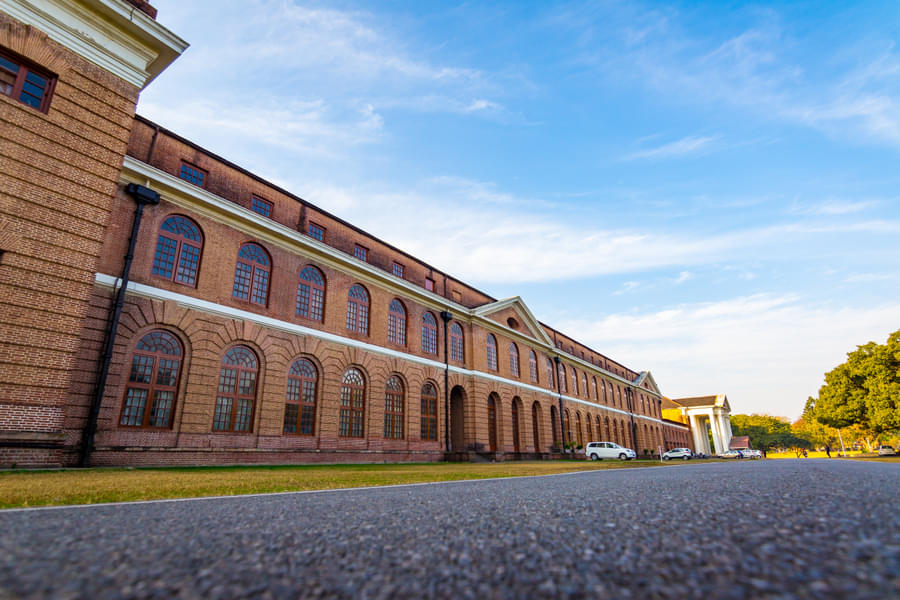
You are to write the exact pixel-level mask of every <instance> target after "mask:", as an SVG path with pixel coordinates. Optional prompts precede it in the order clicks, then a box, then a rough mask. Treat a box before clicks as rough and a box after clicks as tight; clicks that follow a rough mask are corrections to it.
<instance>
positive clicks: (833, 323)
mask: <svg viewBox="0 0 900 600" xmlns="http://www.w3.org/2000/svg"><path fill="white" fill-rule="evenodd" d="M898 324H900V304H897V303H894V304H884V305H881V306H876V307H871V308H854V307H840V306H837V307H836V306H830V305H820V306H808V305H804V304H803V303H802V302H801V300H800V298H799V297H797V296H791V295H788V296H775V295H767V294H758V295H752V296H746V297H738V298H732V299H729V300H725V301H721V302H714V303H697V304H686V305H681V306H677V307H674V308H668V309H664V310H658V311H654V312H649V313H645V314H637V313H626V314H614V315H609V316H607V317H605V318H603V319H601V320H596V321H594V320H588V319H581V320H579V319H571V320H569V321H567V322H562V323H558V324H557V325H559V326H560V327H561V329H562V330H563V331H577V332H579V337H580V339H581V340H582V341H584V342H585V343H588V344H590V345H592V346H594V347H595V348H597V349H598V350H600V351H602V352H604V353H607V354H609V355H611V356H615V357H616V358H617V360H620V361H623V362H624V363H625V364H626V365H628V366H630V367H631V368H635V369H650V370H651V371H652V372H653V376H654V378H655V379H656V381H657V382H658V383H659V385H660V386H661V387H662V391H663V393H664V394H666V395H667V396H670V397H688V396H695V395H705V394H713V393H725V394H727V395H728V399H729V401H730V402H731V405H732V409H733V411H734V412H738V413H752V412H760V413H768V414H773V415H785V416H788V417H791V418H797V417H798V416H799V415H800V413H801V412H802V410H803V405H804V402H805V401H806V398H807V397H808V396H810V395H812V396H815V395H816V394H818V389H819V387H820V386H821V384H822V382H823V376H824V374H825V372H827V371H829V370H831V369H832V368H834V367H835V366H836V365H838V364H839V363H841V362H843V361H844V360H845V358H846V353H847V352H850V351H852V350H854V349H855V348H856V345H858V344H864V343H866V342H868V341H870V340H876V341H880V342H883V341H884V340H885V339H886V338H887V336H888V334H889V333H890V332H891V331H893V330H895V329H896V328H897V327H898V326H900V325H898Z"/></svg>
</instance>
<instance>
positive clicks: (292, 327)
mask: <svg viewBox="0 0 900 600" xmlns="http://www.w3.org/2000/svg"><path fill="white" fill-rule="evenodd" d="M94 279H95V281H96V282H97V283H98V284H99V285H102V286H104V287H111V288H116V287H118V286H119V285H120V280H119V279H118V278H117V277H113V276H112V275H106V274H103V273H96V274H95V275H94ZM128 293H129V294H133V295H136V296H142V297H145V298H152V299H155V300H162V301H167V300H168V301H172V302H175V303H176V304H177V305H179V306H183V307H185V308H188V309H191V310H197V311H200V312H205V313H208V314H214V315H219V316H221V317H225V318H228V319H238V320H242V321H249V322H251V323H257V324H259V325H262V326H264V327H268V328H271V329H276V330H279V331H285V332H287V333H291V334H294V335H303V336H309V337H314V338H318V339H321V340H325V341H329V342H333V343H337V344H343V345H345V346H351V347H354V348H359V349H360V350H364V351H366V352H372V353H375V354H381V355H384V356H390V357H392V358H399V359H401V360H406V361H409V362H413V363H416V364H420V365H425V366H429V367H433V368H435V369H443V368H444V363H442V362H439V361H436V360H431V359H429V358H424V357H421V356H416V355H415V354H409V353H406V352H400V351H399V350H394V349H391V348H384V347H382V346H378V345H375V344H370V343H368V342H362V341H360V340H355V339H352V338H347V337H343V336H340V335H336V334H333V333H329V332H327V331H321V330H319V329H312V328H310V327H304V326H303V325H298V324H296V323H291V322H289V321H282V320H280V319H274V318H272V317H267V316H265V315H259V314H256V313H253V312H250V311H245V310H240V309H237V308H232V307H230V306H225V305H222V304H216V303H215V302H209V301H208V300H201V299H200V298H194V297H192V296H187V295H184V294H178V293H175V292H170V291H169V290H164V289H161V288H156V287H153V286H149V285H146V284H143V283H136V282H133V281H132V282H129V284H128ZM450 370H451V371H453V372H454V373H459V374H461V375H466V376H471V377H479V378H481V379H487V380H490V381H496V382H497V383H502V384H505V385H509V386H513V387H517V388H521V389H525V390H530V391H532V392H536V393H538V394H541V395H543V396H546V397H549V398H552V399H554V400H555V399H557V398H559V394H557V393H555V392H554V391H553V390H548V389H545V388H541V387H538V386H536V385H531V384H529V383H524V382H521V381H515V380H512V379H506V378H505V377H500V376H499V375H493V374H491V373H484V372H482V371H473V370H471V369H465V368H462V367H458V366H454V365H450ZM562 398H563V400H565V401H567V402H571V403H573V404H581V405H584V406H588V407H591V408H593V409H595V410H605V411H609V412H612V413H617V414H620V415H623V416H630V415H631V413H629V412H628V411H624V410H620V409H617V408H612V407H609V406H603V405H601V404H596V403H593V402H588V401H586V400H582V399H580V398H573V397H571V396H566V395H563V396H562ZM634 418H636V419H642V420H644V421H648V422H651V423H658V424H660V425H666V426H667V427H670V426H671V425H667V424H666V423H663V421H662V420H660V419H656V418H653V417H648V416H646V415H639V414H634Z"/></svg>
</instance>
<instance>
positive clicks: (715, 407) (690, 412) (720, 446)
mask: <svg viewBox="0 0 900 600" xmlns="http://www.w3.org/2000/svg"><path fill="white" fill-rule="evenodd" d="M670 402H671V403H672V404H674V405H675V406H676V407H677V408H678V409H679V410H680V411H681V416H682V419H683V421H685V422H686V423H688V424H689V425H690V427H691V435H692V436H693V441H694V451H695V452H702V453H704V454H708V455H713V454H721V453H723V452H725V451H727V450H728V447H729V444H730V443H731V438H732V433H731V406H729V404H728V398H727V397H726V396H725V394H717V395H715V396H698V397H694V398H673V399H671V400H670ZM708 431H711V432H712V441H713V447H712V448H710V445H709V434H708V433H707V432H708Z"/></svg>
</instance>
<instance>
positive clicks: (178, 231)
mask: <svg viewBox="0 0 900 600" xmlns="http://www.w3.org/2000/svg"><path fill="white" fill-rule="evenodd" d="M202 250H203V232H201V231H200V227H198V226H197V224H196V223H194V222H193V221H192V220H191V219H188V218H187V217H185V216H183V215H171V216H169V217H167V218H166V219H165V220H164V221H163V222H162V224H161V225H160V226H159V236H158V237H157V238H156V252H155V253H154V255H153V269H152V273H153V276H154V277H158V278H160V279H168V280H170V281H174V282H175V283H180V284H182V285H187V286H190V287H197V271H199V269H200V254H201V252H202Z"/></svg>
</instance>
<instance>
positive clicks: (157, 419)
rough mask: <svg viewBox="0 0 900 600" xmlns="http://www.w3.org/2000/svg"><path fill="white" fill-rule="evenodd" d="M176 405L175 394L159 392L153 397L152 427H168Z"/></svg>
mask: <svg viewBox="0 0 900 600" xmlns="http://www.w3.org/2000/svg"><path fill="white" fill-rule="evenodd" d="M174 404H175V394H174V393H172V392H169V391H161V390H157V391H156V393H155V394H154V397H153V407H152V408H151V409H150V427H168V426H169V417H170V416H171V414H172V406H173V405H174Z"/></svg>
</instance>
